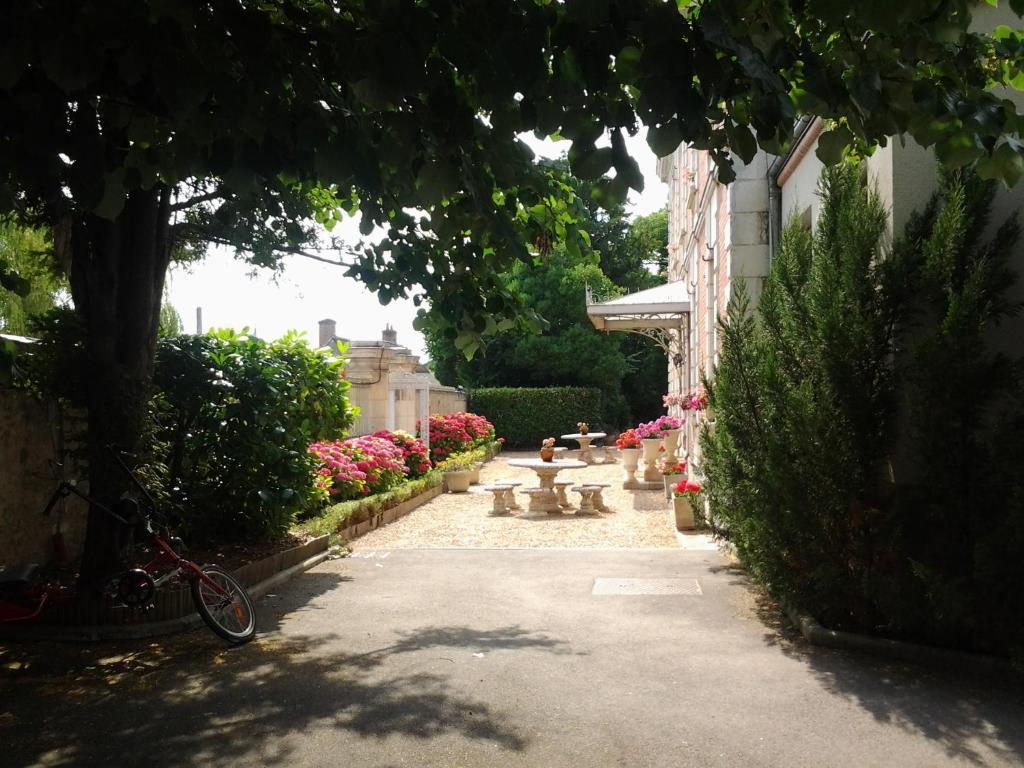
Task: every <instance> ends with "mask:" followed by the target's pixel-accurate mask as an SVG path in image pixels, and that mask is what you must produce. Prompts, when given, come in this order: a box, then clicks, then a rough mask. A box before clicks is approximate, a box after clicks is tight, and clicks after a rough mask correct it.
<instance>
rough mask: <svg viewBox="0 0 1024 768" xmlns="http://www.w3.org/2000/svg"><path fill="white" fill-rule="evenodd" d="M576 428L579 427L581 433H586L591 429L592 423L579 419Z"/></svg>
mask: <svg viewBox="0 0 1024 768" xmlns="http://www.w3.org/2000/svg"><path fill="white" fill-rule="evenodd" d="M576 429H578V430H579V431H580V434H581V435H585V434H587V432H589V431H590V425H589V424H587V422H585V421H577V422H576Z"/></svg>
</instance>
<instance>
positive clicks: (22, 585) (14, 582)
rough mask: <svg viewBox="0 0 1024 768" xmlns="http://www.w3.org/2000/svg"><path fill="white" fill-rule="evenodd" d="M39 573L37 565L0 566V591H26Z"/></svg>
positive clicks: (16, 564)
mask: <svg viewBox="0 0 1024 768" xmlns="http://www.w3.org/2000/svg"><path fill="white" fill-rule="evenodd" d="M38 572H39V564H38V563H15V564H14V565H0V589H7V590H11V589H16V590H18V589H28V588H29V587H31V586H32V584H33V582H34V581H35V578H36V574H37V573H38Z"/></svg>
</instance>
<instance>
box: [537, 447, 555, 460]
mask: <svg viewBox="0 0 1024 768" xmlns="http://www.w3.org/2000/svg"><path fill="white" fill-rule="evenodd" d="M540 458H541V460H543V461H554V460H555V449H554V448H541V449H540Z"/></svg>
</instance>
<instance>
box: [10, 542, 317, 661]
mask: <svg viewBox="0 0 1024 768" xmlns="http://www.w3.org/2000/svg"><path fill="white" fill-rule="evenodd" d="M328 556H329V553H328V552H327V551H326V550H325V551H323V552H318V553H317V554H315V555H313V556H312V557H308V558H306V559H305V560H303V561H302V562H301V563H297V564H296V565H293V566H292V567H290V568H286V569H285V570H283V571H279V572H277V573H275V574H274V575H272V576H269V577H267V578H266V579H264V580H263V581H261V582H259V583H258V584H254V585H253V586H251V587H248V588H247V590H248V592H249V596H250V597H251V598H252V599H253V600H257V599H259V598H260V597H262V596H263V595H265V594H266V593H267V592H269V591H270V590H271V589H273V588H274V587H276V586H277V585H278V584H281V583H283V582H285V581H287V580H288V579H290V578H291V577H292V576H295V575H296V574H299V573H302V572H303V571H307V570H309V569H310V568H312V567H313V566H314V565H319V564H320V563H322V562H323V561H324V560H326V559H327V558H328ZM202 623H203V620H202V619H201V618H200V616H199V614H198V613H190V614H188V615H187V616H182V617H180V618H177V619H168V620H166V621H155V622H151V623H149V624H146V623H142V624H124V625H119V624H108V625H98V626H80V627H71V626H67V627H65V626H55V625H43V626H39V625H23V626H13V625H12V626H9V627H5V628H4V630H3V633H2V634H0V638H2V639H4V640H55V641H70V642H97V641H101V640H142V639H145V638H149V637H161V636H163V635H173V634H176V633H178V632H184V631H185V630H187V629H192V628H193V627H198V626H200V625H202ZM256 630H257V634H259V626H258V625H257V627H256Z"/></svg>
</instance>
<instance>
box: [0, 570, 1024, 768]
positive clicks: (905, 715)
mask: <svg viewBox="0 0 1024 768" xmlns="http://www.w3.org/2000/svg"><path fill="white" fill-rule="evenodd" d="M358 555H359V556H358V557H353V558H350V559H346V560H336V561H331V562H327V563H324V564H322V565H320V566H318V567H317V568H315V569H313V570H312V571H310V572H308V573H306V574H305V575H303V576H300V577H298V578H296V579H295V580H294V581H293V582H291V583H290V584H289V585H288V586H287V587H284V588H282V589H281V591H280V592H279V593H278V594H277V595H274V596H270V597H268V598H265V599H264V600H263V601H262V608H261V610H262V619H263V627H264V630H265V633H264V634H263V636H262V637H261V638H260V639H259V640H258V641H257V642H255V643H253V644H251V645H249V646H247V647H244V648H241V649H236V650H225V649H224V648H223V646H222V645H221V644H220V643H219V642H218V641H217V640H216V639H215V638H213V636H212V635H210V634H209V633H207V632H202V631H199V632H195V633H190V634H188V635H184V636H179V637H176V638H169V639H166V640H163V641H162V642H160V643H154V644H152V645H150V646H148V647H147V648H144V649H141V650H134V651H131V652H128V653H116V652H113V651H109V650H108V649H104V650H103V651H102V652H99V651H96V650H92V651H89V650H86V651H83V652H82V653H83V656H82V658H80V659H79V660H78V661H79V663H78V664H77V667H78V670H77V671H75V672H73V673H70V674H69V673H67V672H66V670H65V669H64V667H63V666H61V665H60V664H58V663H57V662H56V661H53V662H49V663H48V662H47V658H48V657H47V656H46V655H45V654H43V655H42V656H41V655H40V654H39V653H38V649H36V651H35V652H33V651H31V650H30V649H20V650H18V649H15V650H14V651H10V650H8V651H7V654H6V655H3V656H0V660H2V661H4V662H5V663H7V664H8V665H9V666H10V667H11V668H16V667H17V666H18V664H19V661H18V658H19V654H22V657H23V658H22V661H27V662H29V664H28V669H27V670H25V669H22V671H21V672H20V673H9V674H8V676H7V679H6V680H5V684H4V690H3V694H2V698H0V710H6V711H5V712H4V713H3V714H2V715H0V744H2V745H3V748H4V752H3V753H2V756H0V763H2V764H3V765H4V766H24V765H103V766H118V767H119V768H120V767H122V766H134V765H140V766H143V765H144V766H158V765H167V766H172V765H173V766H182V765H186V766H258V765H283V766H335V765H338V766H341V765H344V766H362V767H365V768H391V767H394V766H446V767H451V766H530V767H531V768H532V767H545V768H546V767H550V768H556V767H559V766H571V767H572V768H592V767H594V768H597V767H604V766H630V767H632V766H659V767H661V766H664V767H665V768H677V767H678V766H744V767H746V766H787V767H791V766H857V768H862V767H865V766H886V767H889V766H944V765H977V766H1002V765H1005V766H1011V765H1013V766H1019V765H1021V763H1022V762H1024V704H1022V698H1024V697H1022V696H1021V693H1020V691H1012V690H1009V689H1005V688H998V687H994V686H992V685H987V684H984V683H981V682H977V683H975V682H972V681H967V680H960V679H957V678H955V677H948V676H944V675H940V674H937V673H933V672H923V671H921V670H918V669H906V668H903V667H899V666H886V664H884V663H881V662H876V661H871V660H867V659H864V658H862V657H856V656H847V655H844V654H839V653H835V652H828V651H819V650H813V649H810V650H809V649H807V648H805V647H804V646H803V645H802V644H798V643H794V642H793V641H792V640H791V639H790V638H789V637H787V636H786V635H785V634H780V632H779V631H777V630H776V629H775V628H774V627H772V626H771V624H770V622H769V623H767V624H766V623H765V622H764V621H763V620H762V617H761V616H760V615H759V614H764V617H765V618H770V617H771V616H773V615H774V614H773V613H772V612H771V611H768V610H761V609H760V608H759V604H758V601H757V600H756V599H755V597H754V593H753V592H752V591H751V590H750V589H749V588H748V586H747V585H746V583H745V579H744V577H743V576H742V574H741V573H740V572H737V571H736V570H734V569H732V568H731V567H730V566H729V565H728V563H727V562H726V561H725V560H724V559H723V558H722V557H721V556H719V555H718V554H717V553H713V552H685V551H680V550H675V551H673V550H625V551H624V550H619V551H595V550H591V551H536V550H534V551H530V550H504V551H489V550H457V551H453V550H415V551H414V550H396V551H391V552H367V551H364V552H360V553H358ZM629 579H640V580H642V581H639V582H632V581H629ZM595 588H596V590H597V591H599V592H606V593H608V594H599V595H595V594H593V592H594V591H595ZM629 591H633V592H640V593H644V592H647V594H616V593H621V592H629ZM651 592H663V593H673V592H674V594H650V593H651ZM86 662H87V663H86ZM83 664H84V666H85V668H82V667H83ZM90 665H91V666H92V669H90V668H89V666H90Z"/></svg>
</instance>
